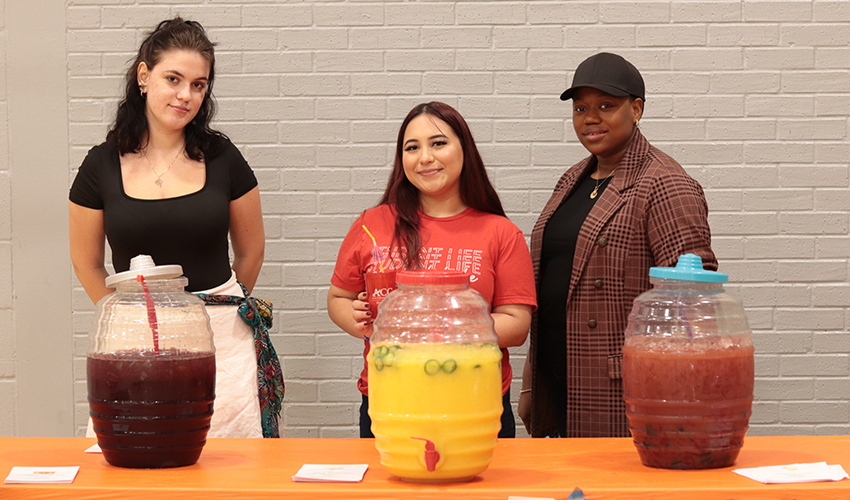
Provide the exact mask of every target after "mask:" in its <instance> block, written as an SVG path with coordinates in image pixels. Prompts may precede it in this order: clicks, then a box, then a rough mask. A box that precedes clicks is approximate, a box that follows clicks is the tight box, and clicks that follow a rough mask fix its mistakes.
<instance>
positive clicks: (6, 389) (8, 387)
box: [0, 0, 17, 436]
mask: <svg viewBox="0 0 850 500" xmlns="http://www.w3.org/2000/svg"><path fill="white" fill-rule="evenodd" d="M5 4H6V2H5V0H0V13H2V12H4V10H5ZM5 21H6V20H5V16H0V54H3V55H5V54H6V50H7V46H8V40H7V35H8V30H7V29H6V23H5ZM8 105H9V96H8V90H7V87H6V65H5V64H0V124H2V125H0V276H2V277H6V276H9V277H11V276H12V213H11V212H12V210H11V198H12V196H11V195H12V188H11V177H10V171H9V160H10V158H9V130H8V126H7V123H8V119H9V118H8V109H9V106H8ZM12 332H13V293H12V283H11V280H10V279H2V280H0V401H2V404H0V435H3V436H8V435H13V434H14V432H15V416H14V415H15V409H16V405H15V395H16V392H17V383H16V380H15V343H16V339H15V336H14V335H13V334H12Z"/></svg>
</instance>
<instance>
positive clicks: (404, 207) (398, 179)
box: [378, 101, 507, 269]
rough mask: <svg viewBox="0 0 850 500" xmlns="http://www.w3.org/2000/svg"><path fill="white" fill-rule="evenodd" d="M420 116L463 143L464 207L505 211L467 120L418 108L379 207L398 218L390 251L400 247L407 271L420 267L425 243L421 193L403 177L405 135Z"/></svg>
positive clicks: (443, 107)
mask: <svg viewBox="0 0 850 500" xmlns="http://www.w3.org/2000/svg"><path fill="white" fill-rule="evenodd" d="M419 115H429V116H433V117H435V118H439V119H440V120H442V121H443V122H445V123H446V124H447V125H448V126H449V127H451V128H452V131H453V132H454V133H455V135H456V136H457V137H458V139H460V145H461V148H462V150H463V168H462V170H461V172H460V199H461V201H462V202H463V204H464V205H466V206H468V207H471V208H474V209H476V210H478V211H480V212H486V213H491V214H496V215H501V216H502V217H507V216H506V215H505V210H504V209H503V208H502V202H501V201H500V200H499V195H498V194H497V193H496V189H495V188H493V185H492V184H490V179H489V177H487V170H485V168H484V161H483V160H481V155H480V154H479V153H478V147H477V146H476V145H475V139H473V138H472V132H471V131H470V130H469V125H467V124H466V120H464V119H463V117H462V116H461V115H460V113H458V112H457V110H456V109H454V108H453V107H451V106H449V105H448V104H445V103H442V102H437V101H434V102H426V103H422V104H419V105H417V106H416V107H414V108H413V109H412V110H410V113H408V114H407V117H406V118H405V119H404V121H403V122H402V123H401V128H399V131H398V141H397V142H396V150H395V161H394V162H393V171H392V173H391V174H390V178H389V180H388V181H387V188H386V190H384V195H383V197H381V201H380V202H379V203H378V204H379V205H389V206H390V208H391V209H392V210H393V213H394V214H395V231H394V233H393V240H392V243H391V245H390V247H392V246H394V245H398V246H399V247H400V249H404V250H405V254H403V255H402V256H401V258H402V259H403V261H404V264H405V267H406V268H408V269H416V268H418V267H419V251H420V249H421V247H422V240H421V238H420V235H419V228H420V225H421V219H420V216H419V190H418V189H417V188H416V186H414V185H413V184H412V183H411V182H410V181H409V180H408V179H407V176H406V175H405V174H404V163H403V160H402V156H403V154H404V148H403V143H404V133H405V132H406V131H407V126H408V125H409V124H410V121H411V120H413V119H414V118H416V117H417V116H419Z"/></svg>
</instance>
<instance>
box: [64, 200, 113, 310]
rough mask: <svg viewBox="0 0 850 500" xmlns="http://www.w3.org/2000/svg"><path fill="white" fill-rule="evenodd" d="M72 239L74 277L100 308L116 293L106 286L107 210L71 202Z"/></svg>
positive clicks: (69, 226)
mask: <svg viewBox="0 0 850 500" xmlns="http://www.w3.org/2000/svg"><path fill="white" fill-rule="evenodd" d="M68 236H69V243H70V249H71V263H72V264H73V265H74V273H76V275H77V279H79V280H80V283H81V284H82V285H83V288H84V289H85V290H86V294H88V296H89V298H90V299H91V301H92V302H94V303H95V304H96V303H97V301H98V300H100V299H101V298H103V297H104V296H106V295H109V294H110V293H112V292H113V291H114V290H113V289H112V288H107V287H106V284H105V283H104V279H106V277H107V276H108V275H109V273H107V272H106V267H105V265H104V254H105V252H104V246H105V244H106V234H105V233H104V230H103V210H95V209H92V208H86V207H83V206H80V205H77V204H76V203H74V202H72V201H69V202H68Z"/></svg>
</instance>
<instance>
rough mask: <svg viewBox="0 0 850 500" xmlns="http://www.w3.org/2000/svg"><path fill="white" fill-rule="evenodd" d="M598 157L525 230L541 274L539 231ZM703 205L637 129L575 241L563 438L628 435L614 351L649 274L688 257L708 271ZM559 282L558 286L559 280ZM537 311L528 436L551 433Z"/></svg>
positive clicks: (574, 171) (713, 265)
mask: <svg viewBox="0 0 850 500" xmlns="http://www.w3.org/2000/svg"><path fill="white" fill-rule="evenodd" d="M595 168H596V159H595V157H593V156H591V157H589V158H586V159H584V160H583V161H581V162H580V163H578V164H576V165H574V166H573V167H572V168H570V169H569V170H567V172H566V173H565V174H564V175H563V176H562V177H561V179H560V180H559V181H558V183H557V185H556V186H555V191H554V193H553V194H552V197H551V198H550V199H549V202H548V203H546V206H545V208H544V209H543V212H542V213H541V214H540V218H539V219H538V220H537V223H536V224H535V225H534V230H533V232H532V234H531V258H532V262H533V264H534V275H535V278H536V279H537V278H539V272H540V253H541V247H542V243H543V232H544V231H545V229H546V224H547V222H548V221H549V219H550V217H551V216H552V214H553V213H554V212H555V210H556V209H557V208H558V206H559V205H560V204H561V202H562V201H563V200H565V199H566V198H567V197H568V196H569V195H570V193H571V192H572V191H573V189H574V188H575V186H576V185H577V184H578V182H579V181H580V180H581V178H582V176H583V175H584V174H585V173H587V172H592V171H593V170H594V169H595ZM707 217H708V205H707V204H706V201H705V197H704V194H703V190H702V187H700V185H699V183H697V181H695V180H694V179H693V178H691V177H690V176H689V175H688V174H687V173H686V172H685V170H684V169H683V168H682V167H681V166H680V165H679V164H678V163H677V162H676V161H675V160H674V159H673V158H671V157H669V156H667V155H666V154H664V153H663V152H661V151H660V150H658V149H657V148H655V147H653V146H651V145H650V144H649V142H648V141H647V140H646V139H645V138H644V136H643V135H642V134H641V133H640V131H639V130H638V131H637V132H636V135H635V137H634V139H633V140H632V143H631V144H630V145H629V148H628V150H627V151H626V154H625V156H624V157H623V159H622V160H621V162H620V166H619V168H618V170H617V172H616V174H615V175H614V177H613V178H612V179H611V181H610V183H609V184H608V187H607V188H606V189H605V191H603V192H602V195H601V196H600V197H599V199H598V200H597V201H596V204H595V205H594V207H593V209H592V210H591V211H590V213H589V214H588V216H587V219H585V222H584V224H583V225H582V227H581V230H580V232H579V236H578V241H577V243H576V253H575V257H574V258H573V270H572V276H570V277H569V292H568V295H567V308H566V315H567V331H566V336H567V359H566V360H565V361H566V364H567V433H568V437H628V436H629V435H630V434H629V427H628V422H627V420H626V415H625V403H624V402H623V384H622V362H623V352H622V346H623V342H624V340H625V337H624V332H625V330H626V326H627V324H628V316H629V313H630V312H631V308H632V304H633V301H634V299H635V297H637V296H638V295H639V294H641V293H642V292H644V291H646V290H648V289H649V288H650V283H649V268H650V267H653V266H664V267H669V266H675V265H676V261H677V260H678V257H679V255H682V254H685V253H695V254H697V255H699V256H700V257H702V260H703V266H704V267H705V268H706V269H711V270H716V269H717V260H716V258H715V257H714V253H713V252H712V250H711V234H710V232H709V227H708V220H707ZM566 282H567V280H566V279H565V280H564V283H565V284H566ZM538 283H539V280H538ZM536 356H537V313H535V314H534V317H533V320H532V324H531V344H530V348H529V353H528V361H529V362H530V363H531V371H532V392H531V395H532V414H531V415H532V416H531V432H532V436H535V437H541V436H545V435H549V434H551V433H552V432H554V431H555V430H556V424H555V419H554V413H553V409H552V402H551V400H550V398H549V391H548V387H547V383H549V381H551V380H552V379H551V377H549V376H547V374H546V373H541V372H540V370H538V369H537V363H536Z"/></svg>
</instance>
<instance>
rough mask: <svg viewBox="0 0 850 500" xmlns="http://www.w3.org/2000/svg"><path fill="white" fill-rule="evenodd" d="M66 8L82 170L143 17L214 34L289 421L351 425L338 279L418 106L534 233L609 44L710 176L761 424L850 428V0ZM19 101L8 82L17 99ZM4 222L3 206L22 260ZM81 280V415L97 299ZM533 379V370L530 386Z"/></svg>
mask: <svg viewBox="0 0 850 500" xmlns="http://www.w3.org/2000/svg"><path fill="white" fill-rule="evenodd" d="M66 12H67V25H68V32H67V42H68V75H69V89H68V93H69V97H70V101H69V105H68V110H67V112H68V117H69V132H70V138H71V141H70V142H71V144H70V153H71V158H72V162H71V163H72V165H71V168H72V169H74V168H76V166H77V165H79V162H80V161H81V160H82V159H83V157H84V155H85V152H86V151H87V150H88V148H89V147H91V146H92V145H94V144H96V143H99V142H100V141H102V140H103V138H104V135H105V131H106V127H107V125H108V122H109V121H110V120H111V119H112V113H113V110H114V106H115V101H116V98H117V96H118V92H119V86H120V80H121V74H122V73H123V71H124V69H125V65H126V64H127V61H128V59H129V58H130V57H131V56H132V53H133V51H134V50H135V49H136V47H137V45H138V43H139V42H140V40H141V37H142V36H143V32H144V31H145V30H146V29H149V28H150V27H151V26H153V25H154V24H156V22H158V21H159V20H161V19H164V18H167V17H170V16H173V15H175V14H180V15H182V16H184V17H186V18H191V19H195V20H198V21H200V22H202V23H203V24H204V25H205V26H206V27H207V28H208V30H209V33H210V36H211V37H212V38H213V40H214V41H216V42H218V47H217V58H218V79H217V82H216V87H215V91H216V95H217V97H218V101H219V105H220V113H219V115H218V119H217V122H216V125H217V126H218V127H220V128H221V129H222V130H223V131H225V132H226V133H227V134H228V135H230V137H231V138H232V139H233V140H234V142H235V143H236V144H237V145H238V146H239V147H240V148H241V150H242V152H243V153H244V155H245V156H246V157H247V159H248V161H249V162H250V163H251V165H252V166H253V167H254V169H255V171H256V173H257V175H258V177H259V180H260V186H261V190H262V195H263V208H264V215H265V223H266V232H267V250H266V256H267V257H266V262H265V266H264V268H263V271H262V275H261V277H260V282H259V284H258V290H257V293H258V294H259V295H261V296H265V297H267V298H269V299H271V300H272V301H273V302H274V303H275V328H274V332H273V339H274V342H275V345H276V347H277V350H278V353H279V354H280V356H281V359H282V362H283V365H284V373H285V376H286V381H287V397H286V403H285V428H286V435H287V436H290V437H341V436H355V435H356V423H357V412H356V410H357V406H358V402H359V396H358V393H357V391H356V389H355V386H354V380H355V378H356V376H357V374H358V372H359V371H360V369H361V366H362V361H361V357H360V352H361V345H360V344H359V343H358V342H357V341H355V340H353V339H352V338H350V337H349V336H347V335H346V334H344V333H342V332H340V331H339V330H338V329H337V328H336V327H335V326H334V325H333V324H332V323H331V321H330V320H329V319H328V317H327V314H326V311H325V296H326V292H327V286H328V283H329V279H330V275H331V271H332V268H333V264H334V260H335V257H336V252H337V249H338V246H339V244H340V242H341V238H342V237H343V236H344V235H345V233H346V231H347V229H348V227H349V225H350V224H351V222H352V221H353V219H354V217H355V216H356V214H358V213H359V212H360V211H361V210H363V209H364V208H367V207H369V206H371V205H373V204H374V203H375V202H376V201H377V200H378V197H379V195H380V193H381V192H382V189H383V187H384V184H385V182H386V178H387V175H388V172H389V164H390V162H391V158H392V154H393V147H394V145H393V141H394V138H395V135H396V133H397V127H398V125H399V123H400V121H401V119H402V118H403V117H404V115H405V114H406V113H407V111H409V109H410V108H411V107H412V106H413V105H414V104H416V103H419V102H422V101H426V100H435V99H436V100H443V101H445V102H448V103H449V104H451V105H453V106H455V107H457V108H458V109H459V110H460V111H461V113H462V114H463V115H464V116H465V117H466V118H467V120H468V121H469V122H470V125H471V127H472V129H473V132H474V134H475V136H476V140H477V142H478V143H479V145H480V148H481V152H482V155H483V157H484V159H485V162H486V164H487V166H488V170H489V172H490V175H491V177H492V179H493V181H494V182H495V185H496V187H497V189H498V191H499V193H500V195H501V196H502V199H503V202H504V204H505V207H506V209H507V211H508V212H509V215H510V217H511V219H512V220H513V221H514V222H515V223H517V224H518V225H519V226H520V227H521V228H522V229H523V230H524V231H526V233H529V232H530V230H531V227H532V225H533V223H534V220H535V219H536V216H537V214H538V212H539V210H540V209H541V208H542V206H543V204H544V203H545V201H546V200H547V198H548V197H549V194H550V193H551V190H552V188H553V186H554V183H555V181H556V179H557V178H558V177H559V176H560V174H561V173H562V172H563V171H564V170H565V169H566V167H568V166H569V165H571V164H573V163H575V162H577V161H579V160H580V159H581V158H582V157H583V156H584V155H585V150H584V149H583V148H582V147H581V145H580V144H579V143H578V142H577V140H576V138H575V135H574V133H573V130H572V126H571V123H570V121H569V120H568V119H567V116H568V113H569V107H568V105H567V104H565V103H562V102H561V101H560V100H559V99H558V95H559V94H560V92H561V91H563V90H564V89H565V88H566V87H567V86H568V82H569V81H570V79H571V77H572V73H571V71H572V69H574V68H575V66H576V65H577V64H578V63H579V62H580V61H582V60H583V59H584V58H585V57H587V56H588V55H590V54H592V53H595V52H597V51H599V50H608V51H613V52H618V53H620V54H622V55H624V56H625V57H626V58H627V59H629V60H630V61H632V62H633V63H634V64H635V65H636V66H637V67H638V68H639V69H640V70H641V71H642V73H643V75H644V78H645V80H646V83H647V93H648V101H647V106H646V114H645V118H644V120H643V121H642V123H641V127H642V129H643V132H644V133H645V135H646V136H647V137H648V138H649V139H650V141H652V142H653V144H655V145H656V146H658V147H660V148H661V149H663V150H664V151H666V152H667V153H669V154H671V155H672V156H673V157H675V158H676V159H677V160H679V161H680V162H681V163H682V164H683V165H684V166H685V168H686V169H687V170H688V171H689V172H690V173H691V174H692V175H693V176H694V177H695V178H697V179H698V180H699V181H700V182H701V183H702V184H703V186H704V187H705V189H706V194H707V197H708V202H709V206H710V210H711V216H710V222H711V225H712V232H713V236H714V240H713V242H714V247H715V250H716V252H717V255H718V258H719V260H720V267H721V270H722V271H724V272H727V273H729V274H730V276H731V280H732V282H733V283H734V284H733V285H731V286H729V290H730V291H732V292H733V293H735V294H736V295H737V296H738V297H740V298H741V299H742V300H743V301H744V303H745V305H746V306H747V311H748V315H749V320H750V324H751V326H752V328H753V330H754V341H755V344H756V370H757V372H756V374H757V381H756V400H757V401H756V404H755V410H754V414H753V418H752V422H751V423H752V426H751V427H752V430H751V433H752V434H826V433H842V434H843V433H847V432H850V402H848V397H850V358H848V354H849V353H850V339H848V335H847V333H848V324H850V279H848V272H850V270H849V269H848V257H850V166H848V158H850V142H848V117H847V111H848V109H850V50H848V45H850V2H846V1H821V0H799V1H798V0H785V1H761V0H758V1H725V0H706V1H701V0H688V1H638V2H634V1H628V2H626V1H491V2H486V1H460V2H447V1H416V2H407V1H392V0H388V1H377V0H374V1H355V0H352V1H326V2H322V1H315V2H309V1H304V2H275V1H269V0H264V1H246V2H239V1H235V0H211V1H206V0H195V1H187V0H173V1H171V0H157V1H154V0H150V1H149V2H148V1H136V2H132V3H126V2H118V1H110V0H70V1H69V2H68V5H67V11H66ZM0 43H2V31H0ZM2 100H3V92H2V86H0V115H2V112H3V101H2ZM2 137H3V136H2V134H0V139H2ZM0 145H2V140H0ZM0 152H2V151H0ZM0 162H2V154H0ZM2 168H3V167H2V163H0V190H2V189H4V184H3V181H2V179H3V170H2ZM0 199H2V198H0ZM3 207H4V205H3V204H2V202H0V210H3V209H4V208H3ZM7 234H8V229H7V228H5V227H4V226H2V225H0V265H4V266H5V265H7V264H6V261H5V259H4V257H3V256H4V255H6V253H4V250H3V248H4V247H5V246H6V245H8V242H7V241H5V240H4V238H6V237H7V236H6V235H7ZM75 286H77V290H76V291H75V293H74V297H75V300H74V307H75V322H74V335H75V336H76V343H75V345H76V350H75V353H74V355H75V356H76V362H75V367H76V373H75V378H76V381H77V382H76V389H75V390H76V401H77V427H78V432H82V428H83V426H84V424H85V416H86V413H87V405H86V403H85V396H86V393H85V369H84V356H85V346H86V341H85V338H86V337H85V336H86V333H87V331H88V327H89V322H90V321H91V311H92V306H91V304H89V303H88V299H87V298H86V296H85V294H84V293H83V292H82V291H81V289H79V285H75ZM3 290H4V289H3V285H2V284H0V292H3ZM4 300H7V299H6V295H4V294H2V293H0V326H2V321H4V320H5V319H4V318H5V316H3V314H4V310H3V304H4V303H3V302H2V301H4ZM0 352H2V350H0ZM524 352H525V351H524V348H520V349H516V350H515V353H514V356H513V360H514V363H513V364H514V372H515V373H521V372H522V360H523V354H524ZM2 361H3V358H2V354H0V368H2V366H3V364H2ZM3 376H4V375H3V373H2V370H0V387H2V386H3V382H4V379H3V378H2V377H3ZM518 389H519V379H517V380H516V381H515V383H514V385H513V395H514V399H516V397H517V395H518V392H519V391H518ZM0 425H2V419H0Z"/></svg>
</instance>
